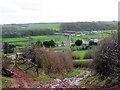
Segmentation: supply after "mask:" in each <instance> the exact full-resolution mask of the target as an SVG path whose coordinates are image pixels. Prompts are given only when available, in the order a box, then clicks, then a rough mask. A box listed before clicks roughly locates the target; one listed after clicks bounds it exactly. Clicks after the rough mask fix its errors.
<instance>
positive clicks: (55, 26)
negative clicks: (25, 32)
mask: <svg viewBox="0 0 120 90" xmlns="http://www.w3.org/2000/svg"><path fill="white" fill-rule="evenodd" d="M28 29H53V30H57V31H59V29H60V24H30V25H29V26H28Z"/></svg>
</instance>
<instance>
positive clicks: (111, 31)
mask: <svg viewBox="0 0 120 90" xmlns="http://www.w3.org/2000/svg"><path fill="white" fill-rule="evenodd" d="M117 31H118V30H103V31H102V32H107V33H114V32H117Z"/></svg>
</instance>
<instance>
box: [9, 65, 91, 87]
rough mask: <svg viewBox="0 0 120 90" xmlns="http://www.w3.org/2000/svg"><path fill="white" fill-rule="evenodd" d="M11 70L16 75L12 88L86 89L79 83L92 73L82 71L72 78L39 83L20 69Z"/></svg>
mask: <svg viewBox="0 0 120 90" xmlns="http://www.w3.org/2000/svg"><path fill="white" fill-rule="evenodd" d="M9 70H10V71H12V72H13V73H14V76H13V77H12V78H13V79H12V83H11V86H10V88H84V87H81V86H80V85H79V83H78V81H79V80H81V79H83V78H85V77H87V76H88V75H89V74H90V71H82V70H80V73H79V74H77V75H74V76H72V77H70V78H64V79H54V80H52V81H44V82H37V81H35V80H34V79H33V78H32V77H31V76H29V75H28V74H27V73H26V72H24V71H23V70H21V69H19V68H13V67H11V68H10V69H9Z"/></svg>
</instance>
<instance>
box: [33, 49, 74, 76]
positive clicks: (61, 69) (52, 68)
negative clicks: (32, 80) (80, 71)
mask: <svg viewBox="0 0 120 90" xmlns="http://www.w3.org/2000/svg"><path fill="white" fill-rule="evenodd" d="M35 58H36V63H37V65H38V68H41V69H42V70H44V72H45V74H47V75H49V76H51V77H56V76H57V75H63V74H65V73H69V72H71V71H72V70H73V62H72V59H71V57H70V56H69V55H68V54H67V53H64V52H62V53H60V52H59V53H56V52H54V51H52V50H49V49H44V48H35Z"/></svg>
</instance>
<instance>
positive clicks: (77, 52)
mask: <svg viewBox="0 0 120 90" xmlns="http://www.w3.org/2000/svg"><path fill="white" fill-rule="evenodd" d="M86 52H88V50H81V51H73V52H72V56H76V57H79V58H80V59H83V58H84V56H85V54H86Z"/></svg>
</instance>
